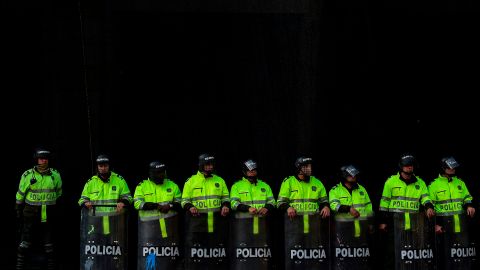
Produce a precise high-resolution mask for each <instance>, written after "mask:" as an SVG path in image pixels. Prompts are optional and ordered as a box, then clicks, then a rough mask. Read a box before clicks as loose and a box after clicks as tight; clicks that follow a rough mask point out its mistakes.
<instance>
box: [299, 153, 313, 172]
mask: <svg viewBox="0 0 480 270" xmlns="http://www.w3.org/2000/svg"><path fill="white" fill-rule="evenodd" d="M312 162H313V160H312V158H310V157H299V158H297V160H296V161H295V167H296V168H297V172H298V174H301V175H305V176H311V175H312V169H311V166H307V165H309V164H310V165H311V164H312Z"/></svg>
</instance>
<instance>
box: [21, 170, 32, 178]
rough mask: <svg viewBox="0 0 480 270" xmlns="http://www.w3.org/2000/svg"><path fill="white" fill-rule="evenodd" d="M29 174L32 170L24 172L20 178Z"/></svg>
mask: <svg viewBox="0 0 480 270" xmlns="http://www.w3.org/2000/svg"><path fill="white" fill-rule="evenodd" d="M31 173H32V170H26V171H25V172H24V173H23V174H22V177H25V176H27V175H29V174H31Z"/></svg>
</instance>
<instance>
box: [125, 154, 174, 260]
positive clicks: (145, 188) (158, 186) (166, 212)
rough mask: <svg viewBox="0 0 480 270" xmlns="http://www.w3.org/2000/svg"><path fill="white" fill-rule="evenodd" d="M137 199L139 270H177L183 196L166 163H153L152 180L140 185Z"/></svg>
mask: <svg viewBox="0 0 480 270" xmlns="http://www.w3.org/2000/svg"><path fill="white" fill-rule="evenodd" d="M133 197H134V206H135V209H137V210H139V216H138V218H139V219H138V248H139V250H138V252H137V255H138V263H137V269H148V268H147V266H150V267H151V266H155V267H153V268H154V269H157V268H158V269H163V268H165V269H177V267H178V266H179V262H180V250H179V246H180V229H179V226H178V225H179V223H178V213H179V212H180V211H181V210H182V206H181V205H180V202H181V198H182V194H181V192H180V189H179V188H178V186H177V184H175V182H173V181H172V180H170V179H168V178H167V172H166V166H165V164H163V163H161V162H159V161H152V162H151V163H150V165H149V177H148V179H145V180H143V181H142V182H140V183H139V184H138V185H137V187H136V188H135V194H134V196H133ZM157 257H158V258H157ZM153 268H152V269H153Z"/></svg>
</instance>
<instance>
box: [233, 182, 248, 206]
mask: <svg viewBox="0 0 480 270" xmlns="http://www.w3.org/2000/svg"><path fill="white" fill-rule="evenodd" d="M230 205H231V206H232V210H234V211H240V212H248V208H249V206H248V205H245V204H242V203H241V202H240V194H238V189H237V184H233V186H232V189H231V191H230ZM245 209H247V210H246V211H245Z"/></svg>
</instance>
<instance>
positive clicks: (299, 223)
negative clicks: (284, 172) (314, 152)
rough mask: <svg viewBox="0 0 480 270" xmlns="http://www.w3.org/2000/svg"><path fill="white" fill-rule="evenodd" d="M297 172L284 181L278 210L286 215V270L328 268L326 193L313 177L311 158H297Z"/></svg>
mask: <svg viewBox="0 0 480 270" xmlns="http://www.w3.org/2000/svg"><path fill="white" fill-rule="evenodd" d="M295 169H296V173H295V175H293V176H289V177H287V178H285V179H284V180H283V182H282V184H281V186H280V192H279V195H278V209H279V210H280V211H282V212H283V213H285V216H284V237H285V269H286V270H289V269H315V268H324V267H326V268H328V267H329V248H328V247H329V219H328V217H329V216H330V207H329V203H328V196H327V191H326V189H325V186H324V185H323V183H322V182H321V181H320V180H319V179H318V178H316V177H314V176H313V175H312V158H310V157H299V158H297V160H296V161H295Z"/></svg>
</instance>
